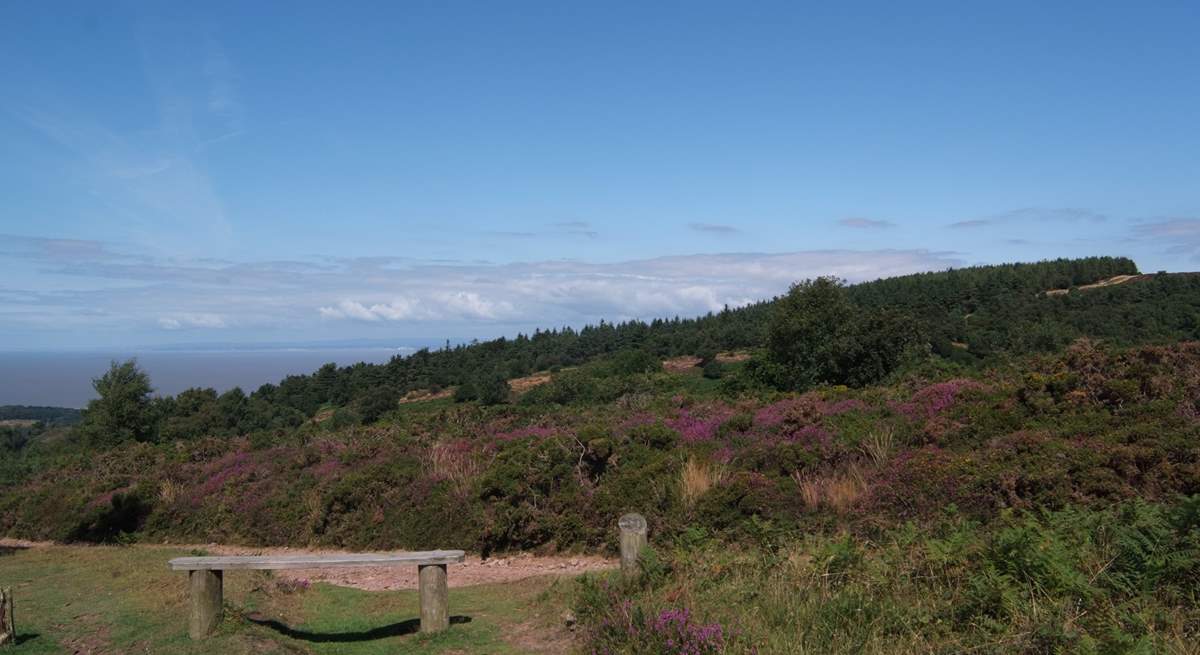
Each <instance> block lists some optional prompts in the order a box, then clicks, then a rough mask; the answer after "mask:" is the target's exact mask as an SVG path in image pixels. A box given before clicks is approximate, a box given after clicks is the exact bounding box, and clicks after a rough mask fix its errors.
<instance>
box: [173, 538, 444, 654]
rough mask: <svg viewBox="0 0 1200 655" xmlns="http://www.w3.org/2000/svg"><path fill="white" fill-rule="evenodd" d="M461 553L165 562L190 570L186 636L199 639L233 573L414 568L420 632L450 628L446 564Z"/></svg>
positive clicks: (213, 620) (217, 613)
mask: <svg viewBox="0 0 1200 655" xmlns="http://www.w3.org/2000/svg"><path fill="white" fill-rule="evenodd" d="M464 556H465V554H464V553H463V551H461V550H429V551H423V552H415V553H364V554H348V555H262V556H240V555H239V556H228V557H178V558H176V559H173V560H171V561H170V562H169V563H168V564H169V565H170V567H171V570H173V571H187V572H188V589H189V590H190V594H191V598H192V600H191V603H192V610H191V616H190V618H189V620H188V635H189V636H191V638H192V639H203V638H204V637H207V636H208V635H210V634H212V632H213V631H214V630H216V628H217V625H218V624H219V623H220V622H221V603H222V598H221V596H222V591H221V587H222V579H223V577H224V576H223V574H224V572H225V571H229V570H235V569H320V568H329V567H342V566H416V567H417V580H418V586H419V587H420V595H421V632H437V631H438V630H444V629H446V628H447V627H448V626H449V625H450V613H449V610H448V609H447V604H448V596H449V592H448V591H447V587H446V565H447V564H459V563H461V562H462V561H463V558H464Z"/></svg>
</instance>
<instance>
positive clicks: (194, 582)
mask: <svg viewBox="0 0 1200 655" xmlns="http://www.w3.org/2000/svg"><path fill="white" fill-rule="evenodd" d="M222 577H223V576H222V572H221V571H210V570H200V571H188V590H189V592H190V594H189V595H190V596H191V603H192V613H191V616H190V617H189V619H188V636H189V637H191V638H192V639H204V638H205V637H207V636H209V635H211V634H212V633H213V631H214V630H216V629H217V625H219V624H220V623H221V593H222V592H221V587H222V583H223V580H222Z"/></svg>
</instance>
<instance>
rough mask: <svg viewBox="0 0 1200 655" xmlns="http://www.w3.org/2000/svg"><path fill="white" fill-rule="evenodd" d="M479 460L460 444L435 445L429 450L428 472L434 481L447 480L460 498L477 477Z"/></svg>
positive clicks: (468, 490) (467, 491)
mask: <svg viewBox="0 0 1200 655" xmlns="http://www.w3.org/2000/svg"><path fill="white" fill-rule="evenodd" d="M481 468H482V467H481V466H480V463H479V460H478V459H477V458H476V457H475V455H474V453H472V452H471V449H470V448H469V447H466V446H464V445H463V444H461V443H436V444H434V445H433V446H432V447H430V449H429V471H430V474H431V475H432V476H433V478H434V479H437V480H449V481H450V482H451V483H452V484H453V486H454V490H455V491H456V492H457V493H458V494H459V495H460V496H466V495H467V494H468V493H469V492H470V489H471V483H472V482H473V481H474V480H475V478H476V476H478V475H479V473H480V470H481Z"/></svg>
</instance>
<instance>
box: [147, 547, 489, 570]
mask: <svg viewBox="0 0 1200 655" xmlns="http://www.w3.org/2000/svg"><path fill="white" fill-rule="evenodd" d="M465 557H466V554H465V553H464V552H463V551H461V550H427V551H418V552H411V553H347V554H344V555H228V556H220V557H177V558H175V559H173V560H171V561H170V562H169V563H168V564H170V566H171V569H172V570H174V571H203V570H220V571H230V570H234V569H322V568H329V567H341V566H428V565H433V564H459V563H461V562H462V561H463V559H464V558H465Z"/></svg>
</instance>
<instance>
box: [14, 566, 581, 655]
mask: <svg viewBox="0 0 1200 655" xmlns="http://www.w3.org/2000/svg"><path fill="white" fill-rule="evenodd" d="M187 554H188V553H187V552H184V551H181V550H178V549H171V548H152V547H140V546H137V547H109V546H95V547H79V546H49V547H38V548H29V549H12V548H0V585H4V586H11V587H12V588H13V590H14V592H15V596H16V599H17V607H16V612H15V614H16V619H17V631H18V647H17V648H16V649H15V650H14V655H16V654H17V653H19V654H20V655H27V654H29V655H32V654H34V653H63V652H68V653H69V652H83V653H224V654H229V655H237V654H241V653H246V654H250V653H346V654H359V653H361V654H364V655H366V654H370V653H397V652H403V653H456V654H458V653H462V654H465V653H531V652H533V653H536V652H547V653H559V652H565V651H567V650H570V648H571V645H570V641H569V640H568V639H566V638H565V637H564V636H563V635H562V634H561V632H556V630H555V629H554V628H552V627H550V626H551V623H552V621H553V619H554V617H557V616H558V611H561V610H560V609H559V610H558V611H556V604H557V602H556V601H557V600H558V599H561V598H562V597H563V594H560V593H558V592H557V589H558V587H560V586H562V583H555V582H554V581H552V580H546V579H531V580H525V581H521V582H516V583H509V584H503V585H482V586H478V587H466V588H459V589H451V591H450V613H451V617H452V619H451V620H452V622H453V624H452V625H451V626H450V629H449V630H447V631H446V632H444V633H442V634H440V635H437V636H434V637H427V636H424V635H421V634H419V633H418V632H417V624H418V618H417V617H418V601H417V593H416V591H387V592H368V591H359V590H355V589H347V588H343V587H335V586H331V585H326V584H315V585H313V586H312V587H310V588H308V589H303V588H298V586H297V585H294V584H293V585H289V584H287V583H285V582H284V581H281V580H280V579H279V578H276V577H273V576H271V575H270V573H269V572H265V571H234V572H229V573H227V574H226V576H225V603H226V609H225V614H226V619H225V622H224V623H223V624H222V626H221V628H220V630H219V631H218V633H217V634H216V635H215V636H214V637H212V638H211V639H208V640H206V641H203V642H193V641H191V640H189V639H188V637H187V611H188V602H187V597H186V588H185V574H182V573H177V572H172V571H169V570H168V569H167V565H166V562H167V560H168V559H170V558H172V557H178V556H181V555H187ZM451 575H453V572H451Z"/></svg>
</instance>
